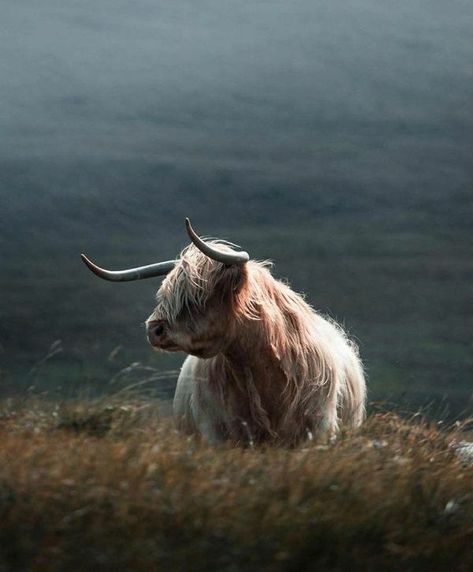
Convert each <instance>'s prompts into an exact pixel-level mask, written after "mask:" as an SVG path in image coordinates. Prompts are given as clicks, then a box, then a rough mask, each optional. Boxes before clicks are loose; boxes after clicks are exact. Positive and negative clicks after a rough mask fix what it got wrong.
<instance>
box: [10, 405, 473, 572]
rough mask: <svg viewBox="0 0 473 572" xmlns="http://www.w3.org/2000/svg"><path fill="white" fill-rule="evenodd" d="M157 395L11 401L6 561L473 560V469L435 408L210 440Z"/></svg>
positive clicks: (271, 565)
mask: <svg viewBox="0 0 473 572" xmlns="http://www.w3.org/2000/svg"><path fill="white" fill-rule="evenodd" d="M159 408H160V406H159V403H157V402H155V401H149V402H144V401H138V400H129V401H125V400H122V401H116V400H113V399H109V400H108V401H107V402H105V401H103V400H102V402H96V403H90V402H89V403H88V402H76V403H69V404H54V403H48V402H41V401H34V400H29V401H27V402H23V403H20V402H11V401H10V402H3V403H2V404H1V405H0V434H1V439H0V518H1V526H0V570H15V571H17V570H114V571H121V570H166V571H175V570H192V571H200V570H206V571H207V570H218V571H226V570H228V571H237V570H264V571H273V570H274V571H303V570H334V571H335V570H336V571H341V570H363V571H370V570H373V571H374V570H383V571H386V570H406V571H410V570H423V571H424V570H425V571H428V572H435V571H440V570H442V571H443V570H450V571H451V572H453V571H457V570H459V571H462V570H464V571H465V572H466V571H470V570H472V569H473V467H471V466H470V467H468V466H466V465H465V464H462V463H461V461H460V460H459V459H458V457H457V456H456V454H455V452H454V450H453V448H452V447H451V443H452V442H454V441H455V440H457V439H458V438H459V432H460V429H456V430H451V431H439V429H438V426H437V425H435V424H434V423H428V422H426V421H423V420H421V419H411V420H408V421H406V420H403V419H401V418H399V417H398V416H396V415H394V414H392V413H378V414H375V415H373V416H371V417H370V418H369V419H368V421H367V423H366V424H365V425H364V426H363V428H362V429H361V430H360V431H358V432H356V433H354V434H351V435H344V436H342V437H341V438H340V439H339V440H338V442H337V443H335V444H333V445H330V446H328V445H320V444H317V443H309V444H306V445H305V446H301V447H298V448H296V449H290V450H288V449H282V448H257V449H250V448H247V449H236V448H230V447H228V446H219V447H210V446H207V445H206V444H204V443H199V442H198V441H197V440H195V439H193V438H188V437H185V436H182V435H180V434H178V433H177V432H176V431H175V430H174V428H173V425H172V422H171V420H170V419H169V418H167V417H165V416H160V414H159Z"/></svg>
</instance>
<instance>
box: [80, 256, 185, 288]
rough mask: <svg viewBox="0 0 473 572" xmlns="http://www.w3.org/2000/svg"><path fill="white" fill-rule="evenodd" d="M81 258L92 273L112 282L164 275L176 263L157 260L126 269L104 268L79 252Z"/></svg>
mask: <svg viewBox="0 0 473 572" xmlns="http://www.w3.org/2000/svg"><path fill="white" fill-rule="evenodd" d="M81 258H82V260H83V261H84V263H85V264H86V265H87V267H88V268H89V269H90V270H92V272H93V273H94V274H96V275H97V276H100V278H103V279H104V280H111V281H112V282H128V281H130V280H143V279H144V278H152V277H153V276H164V274H167V273H168V272H170V271H171V270H172V269H173V268H174V266H175V265H176V261H175V260H167V261H166V262H157V263H156V264H148V266H139V267H138V268H129V269H128V270H105V269H104V268H100V266H97V265H96V264H94V263H93V262H92V260H89V259H88V258H87V256H86V255H85V254H81Z"/></svg>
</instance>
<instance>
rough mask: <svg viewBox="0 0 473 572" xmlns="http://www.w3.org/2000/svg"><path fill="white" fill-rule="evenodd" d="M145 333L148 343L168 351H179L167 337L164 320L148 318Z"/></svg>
mask: <svg viewBox="0 0 473 572" xmlns="http://www.w3.org/2000/svg"><path fill="white" fill-rule="evenodd" d="M146 334H147V336H148V341H149V343H150V344H151V345H152V346H153V347H154V348H158V349H161V350H165V351H168V352H173V351H179V349H180V348H179V347H177V346H176V344H174V343H173V342H172V341H171V340H170V339H169V337H168V324H167V322H166V320H150V321H149V322H147V323H146Z"/></svg>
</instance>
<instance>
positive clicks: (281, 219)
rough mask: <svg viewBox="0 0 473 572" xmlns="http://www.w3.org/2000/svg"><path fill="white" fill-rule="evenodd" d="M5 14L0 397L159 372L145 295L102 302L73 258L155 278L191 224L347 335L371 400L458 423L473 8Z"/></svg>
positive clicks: (247, 5)
mask: <svg viewBox="0 0 473 572" xmlns="http://www.w3.org/2000/svg"><path fill="white" fill-rule="evenodd" d="M2 14H3V16H2V22H1V23H0V27H1V31H2V34H1V35H0V48H1V53H2V58H1V61H0V77H1V85H2V90H1V91H2V98H1V100H0V132H1V137H0V201H1V204H0V207H1V208H0V224H1V226H0V251H1V275H0V285H1V304H0V344H1V346H0V351H1V354H0V356H1V360H2V362H1V363H2V365H1V369H2V372H3V373H2V378H1V380H0V382H1V383H2V384H3V388H4V391H8V392H10V391H12V390H23V389H26V388H27V387H28V386H30V385H36V386H37V387H39V388H42V389H46V388H51V387H55V386H61V387H62V390H63V391H65V392H66V393H67V392H74V391H76V390H77V389H78V388H81V387H83V386H84V384H92V385H96V386H98V385H102V386H103V384H105V383H106V382H107V381H108V380H109V379H110V378H111V377H112V376H113V375H114V374H115V373H116V372H117V371H118V370H119V369H120V368H121V367H125V366H126V365H127V364H129V363H131V362H134V361H140V362H143V363H145V364H148V365H152V366H153V367H156V368H163V369H169V368H175V367H176V366H177V365H178V362H179V360H180V358H179V360H177V361H176V358H175V357H172V358H167V357H165V356H154V355H153V354H152V352H151V351H150V350H149V348H148V347H147V345H146V342H145V340H144V330H143V328H142V327H140V324H142V323H143V321H144V320H145V318H146V317H147V316H148V315H149V313H150V312H151V310H152V307H153V296H154V291H155V290H156V288H157V287H158V286H159V280H156V281H154V282H153V281H148V282H143V283H136V284H128V285H113V284H108V283H104V282H100V281H99V280H97V279H95V278H94V277H93V276H92V275H90V274H89V273H88V272H87V270H86V269H85V268H84V267H83V266H82V264H81V262H80V259H79V257H78V255H79V253H80V252H81V251H85V252H87V253H88V254H89V255H91V256H92V257H93V258H94V259H96V260H97V262H98V263H100V264H102V265H104V266H109V267H117V268H120V267H126V266H132V265H135V264H142V263H143V264H145V263H148V262H151V261H154V260H158V259H167V258H169V257H171V256H173V255H174V254H176V253H177V252H178V251H179V250H180V249H181V248H182V247H184V246H185V245H186V243H187V241H186V235H185V231H184V225H183V221H184V217H185V216H190V217H191V218H192V220H193V222H194V224H195V227H196V228H197V230H198V231H200V232H201V233H203V234H207V235H214V236H219V237H223V238H228V239H229V240H231V241H233V242H236V243H239V244H241V245H242V246H244V248H245V249H246V250H248V251H249V252H250V253H251V254H252V256H254V257H256V258H271V259H273V260H274V261H275V263H276V266H275V274H276V275H277V276H280V277H284V278H288V279H289V280H290V282H291V284H292V285H293V286H294V288H295V289H296V290H299V291H303V292H305V293H306V295H307V298H308V299H309V301H310V302H311V303H313V305H315V307H316V308H318V309H320V310H321V311H322V312H325V313H328V314H330V315H331V316H333V317H335V318H336V319H338V320H340V321H342V322H343V323H344V324H345V325H346V327H347V328H348V329H349V331H350V332H351V333H352V335H353V336H354V337H355V338H356V339H357V340H358V342H359V344H360V347H361V353H362V356H363V358H364V361H365V363H366V366H367V370H368V374H369V377H370V386H371V397H372V398H392V399H396V400H407V402H409V403H425V402H427V401H430V400H432V399H441V398H442V397H443V396H446V397H447V400H448V402H449V404H450V406H451V407H453V408H454V409H456V410H460V409H463V408H465V407H468V400H469V399H471V392H472V386H471V372H472V366H473V358H472V349H473V348H472V341H471V327H472V311H473V304H472V303H471V302H472V286H471V284H472V274H473V262H472V251H473V244H472V223H473V216H472V215H473V192H472V191H473V164H472V161H471V157H472V140H473V138H472V133H473V129H472V127H473V106H472V105H471V102H472V97H473V76H472V74H471V34H472V32H473V6H472V5H471V4H470V3H468V2H465V1H455V2H453V3H450V4H449V5H448V7H446V6H445V4H444V3H442V2H430V1H429V2H427V0H422V1H420V2H417V3H415V5H413V4H412V3H409V2H407V1H401V2H398V3H396V6H393V5H392V3H389V2H387V1H381V2H379V1H375V0H372V1H371V0H359V1H357V2H355V3H352V4H351V5H350V6H347V5H346V4H345V3H343V2H341V1H335V2H333V1H332V2H315V3H314V2H309V1H301V2H296V3H293V4H291V5H290V6H289V5H288V4H287V3H285V2H282V1H281V2H272V3H271V4H267V3H264V2H261V3H254V2H234V1H233V2H230V1H224V2H218V3H217V2H210V1H206V2H201V3H199V5H198V6H197V5H195V4H194V3H192V2H187V1H185V2H184V1H183V2H179V3H167V2H151V1H150V0H145V1H143V2H140V3H139V4H131V3H129V2H125V1H118V2H116V1H114V2H113V3H112V2H111V0H105V1H103V2H100V3H99V4H97V3H93V2H81V3H79V4H77V3H74V4H64V3H63V2H60V1H59V0H46V1H45V2H42V3H41V6H40V7H39V6H38V5H37V4H36V3H34V2H33V1H32V0H27V1H24V2H22V3H21V4H13V3H6V5H5V6H3V7H2ZM55 340H62V345H61V348H62V351H61V352H58V353H56V354H55V355H54V356H53V357H52V358H51V359H49V360H48V361H47V363H45V364H44V365H43V366H42V367H41V368H39V369H35V370H33V372H31V368H32V367H33V366H34V364H37V362H38V360H41V359H42V358H44V356H46V355H47V353H48V349H49V347H50V345H51V344H52V343H53V342H54V341H55ZM117 348H119V349H117ZM114 350H115V351H114ZM111 352H113V353H112V355H111V357H110V354H111ZM28 372H30V373H29V374H28Z"/></svg>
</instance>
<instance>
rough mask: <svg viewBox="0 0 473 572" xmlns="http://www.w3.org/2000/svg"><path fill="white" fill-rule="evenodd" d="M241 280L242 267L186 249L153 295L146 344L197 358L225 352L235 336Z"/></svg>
mask: <svg viewBox="0 0 473 572" xmlns="http://www.w3.org/2000/svg"><path fill="white" fill-rule="evenodd" d="M244 279H245V270H244V266H241V265H234V266H229V267H227V266H225V265H223V264H221V263H219V262H216V261H214V260H212V259H210V258H208V257H207V256H205V255H204V254H202V253H201V252H200V251H199V250H198V249H196V248H195V247H193V246H191V247H189V248H188V249H187V250H186V251H185V252H184V253H183V255H182V258H181V260H179V262H178V264H177V265H176V267H175V268H174V269H173V270H172V272H170V273H169V274H168V276H167V277H166V279H165V280H164V281H163V283H162V285H161V288H160V289H159V290H158V292H157V296H156V298H157V305H156V308H155V309H154V311H153V313H152V314H151V316H150V317H149V318H148V320H147V321H146V328H147V336H148V341H149V343H150V344H151V345H152V346H153V347H154V348H156V349H158V350H163V351H170V352H175V351H183V352H186V353H189V354H192V355H195V356H197V357H200V358H210V357H213V356H215V355H217V354H218V353H220V352H223V351H224V350H225V348H226V347H227V346H228V345H229V343H231V341H232V340H233V337H234V333H235V324H234V320H233V315H234V307H235V303H236V301H237V299H238V294H239V292H240V290H241V288H242V285H243V283H244Z"/></svg>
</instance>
